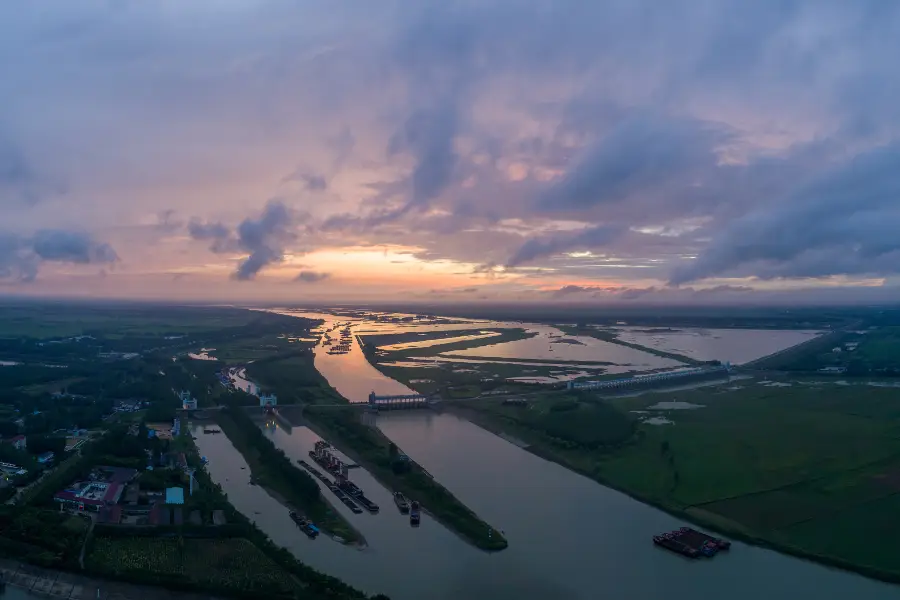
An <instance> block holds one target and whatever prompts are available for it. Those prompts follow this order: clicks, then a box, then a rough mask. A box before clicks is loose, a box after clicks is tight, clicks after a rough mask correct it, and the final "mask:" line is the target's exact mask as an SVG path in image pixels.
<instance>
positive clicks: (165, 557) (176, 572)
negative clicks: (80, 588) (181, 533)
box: [86, 536, 299, 593]
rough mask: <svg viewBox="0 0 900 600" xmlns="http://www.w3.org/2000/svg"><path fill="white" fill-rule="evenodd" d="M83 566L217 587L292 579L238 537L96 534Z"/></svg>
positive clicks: (245, 587)
mask: <svg viewBox="0 0 900 600" xmlns="http://www.w3.org/2000/svg"><path fill="white" fill-rule="evenodd" d="M86 566H87V567H88V568H89V569H90V570H92V571H94V572H96V573H100V574H106V575H118V576H122V575H135V574H150V575H153V576H158V577H159V578H160V579H161V580H162V579H170V580H172V581H182V582H189V583H195V584H199V585H202V586H204V587H209V588H212V589H219V590H242V591H251V590H255V591H259V592H271V593H289V592H291V591H293V590H296V589H298V587H299V586H298V584H297V582H296V581H295V580H294V579H293V578H292V577H291V575H290V574H288V573H287V572H286V571H284V570H283V569H282V568H281V567H280V566H278V565H277V564H276V563H275V562H273V561H272V560H270V559H269V558H268V557H267V556H266V555H265V554H263V552H262V551H261V550H259V549H258V548H257V547H256V546H254V545H253V544H252V543H251V542H250V541H248V540H246V539H243V538H180V537H178V538H175V537H167V538H153V537H99V536H98V537H97V538H95V539H94V540H93V541H92V543H91V549H90V552H89V553H88V555H87V558H86Z"/></svg>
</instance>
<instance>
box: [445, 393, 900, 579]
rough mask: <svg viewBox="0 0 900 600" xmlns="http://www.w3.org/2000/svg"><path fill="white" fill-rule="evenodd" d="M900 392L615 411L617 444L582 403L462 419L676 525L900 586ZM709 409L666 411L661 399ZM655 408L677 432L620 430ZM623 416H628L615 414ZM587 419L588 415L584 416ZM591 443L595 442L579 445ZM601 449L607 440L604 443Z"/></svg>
mask: <svg viewBox="0 0 900 600" xmlns="http://www.w3.org/2000/svg"><path fill="white" fill-rule="evenodd" d="M896 395H897V394H896V391H894V390H890V389H879V388H871V387H862V386H858V387H856V386H854V387H845V386H832V385H828V384H815V383H814V382H806V383H802V382H793V383H792V384H791V386H790V387H773V386H771V385H761V384H759V383H758V382H755V381H754V382H752V383H747V384H744V386H743V387H742V388H741V389H737V390H728V389H727V387H726V386H718V387H714V388H704V389H697V390H690V391H681V392H666V393H665V395H663V394H656V393H648V394H645V395H642V396H639V397H632V398H617V399H613V400H606V401H603V405H604V406H606V409H605V410H607V411H609V410H612V409H615V411H617V415H616V416H614V415H613V414H611V413H610V414H606V415H605V416H604V414H597V415H596V418H597V419H598V420H604V419H608V420H609V423H608V425H607V426H608V428H609V431H610V435H611V436H612V437H611V438H610V441H609V443H606V444H596V443H595V444H591V443H589V442H590V441H591V440H590V438H584V437H583V436H584V432H588V435H591V434H592V433H593V432H594V431H596V428H592V427H590V426H589V424H588V418H587V417H586V415H585V414H584V413H585V411H587V410H588V408H587V407H588V406H591V403H589V402H587V403H586V402H583V401H582V402H579V407H578V408H577V409H566V410H562V413H563V414H566V413H570V414H571V415H572V418H570V419H568V422H564V421H562V420H561V417H560V416H559V409H558V408H557V409H554V407H555V406H559V404H561V403H571V401H572V400H573V398H570V399H562V400H559V399H552V398H547V399H545V400H539V401H537V402H533V403H530V405H529V406H528V407H511V406H508V405H503V404H502V402H501V401H495V400H484V401H477V402H474V403H471V402H470V403H465V404H463V405H460V406H458V407H456V408H451V410H456V411H460V412H462V413H463V414H465V415H468V416H470V417H471V418H472V420H473V421H474V422H476V423H478V424H479V425H482V426H484V427H485V428H487V429H490V430H493V431H495V432H502V433H505V434H508V435H512V436H515V437H516V438H518V439H520V440H522V441H524V442H525V443H527V444H530V445H529V447H528V450H529V451H531V452H533V453H535V454H537V455H539V456H542V457H544V458H546V459H548V460H552V461H555V462H558V463H560V464H562V465H564V466H566V467H568V468H570V469H572V470H574V471H577V472H579V473H582V474H584V475H586V476H588V477H591V478H593V479H595V480H597V481H599V482H600V483H603V484H605V485H608V486H610V487H613V488H616V489H619V490H621V491H624V492H625V493H627V494H629V495H631V496H633V497H635V498H637V499H639V500H641V501H644V502H647V503H649V504H653V505H655V506H657V507H660V508H662V509H664V510H666V511H668V512H670V513H672V514H675V515H678V516H682V517H683V518H685V519H687V520H690V521H693V522H695V523H698V524H700V525H702V526H705V527H709V528H711V529H714V530H717V531H720V532H722V533H724V534H726V535H730V536H732V537H735V538H739V539H743V540H745V541H748V542H750V543H754V544H758V545H762V546H768V547H772V548H775V549H778V550H781V551H783V552H787V553H790V554H795V555H798V556H803V557H806V558H809V559H812V560H816V561H819V562H823V563H826V564H830V565H834V566H838V567H842V568H845V569H849V570H854V571H857V572H860V573H863V574H865V575H868V576H872V577H876V578H880V579H885V580H891V581H900V559H898V558H897V557H898V556H900V522H898V521H897V520H896V519H894V518H891V517H889V515H896V514H897V512H898V511H900V406H898V404H897V402H896ZM661 400H665V401H682V402H690V403H695V404H699V405H702V406H703V407H702V408H697V409H694V410H656V409H653V408H651V407H652V406H653V405H655V404H656V403H657V402H659V401H661ZM636 410H638V411H640V410H646V411H649V412H651V413H656V414H659V415H662V416H666V417H667V418H669V419H671V420H673V421H675V423H676V424H675V425H649V424H643V423H641V424H637V425H636V430H635V434H634V435H633V436H631V437H630V438H628V439H621V438H618V439H617V438H616V436H617V435H619V434H621V433H622V432H623V431H624V429H622V428H621V425H618V426H616V425H615V424H616V423H620V422H621V421H622V420H623V419H627V417H626V415H628V414H629V413H630V411H636ZM615 411H614V412H615ZM579 413H581V414H579ZM579 438H581V439H579ZM595 441H596V440H595Z"/></svg>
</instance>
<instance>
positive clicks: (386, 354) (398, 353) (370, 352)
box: [357, 328, 537, 363]
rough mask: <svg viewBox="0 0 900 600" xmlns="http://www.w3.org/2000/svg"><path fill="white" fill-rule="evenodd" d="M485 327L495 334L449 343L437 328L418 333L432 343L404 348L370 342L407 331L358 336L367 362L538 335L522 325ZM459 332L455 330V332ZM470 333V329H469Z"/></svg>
mask: <svg viewBox="0 0 900 600" xmlns="http://www.w3.org/2000/svg"><path fill="white" fill-rule="evenodd" d="M484 331H492V332H494V333H497V335H493V336H490V337H481V338H474V339H468V340H460V341H455V342H449V343H440V336H441V335H443V333H444V332H441V331H436V332H432V335H431V336H429V334H428V333H426V334H425V335H420V336H419V337H418V339H419V340H421V341H424V340H434V341H435V344H433V345H431V346H425V347H421V348H407V349H404V350H392V351H387V350H381V349H379V348H377V347H376V346H375V344H373V340H374V341H375V342H376V343H378V344H382V345H387V344H388V343H402V342H403V341H406V340H407V339H408V338H407V337H406V335H407V334H394V335H391V334H379V335H375V336H366V335H359V336H357V337H358V338H359V339H360V341H361V342H362V348H363V352H364V353H365V355H366V358H368V359H369V361H370V362H373V363H374V362H379V361H381V362H390V361H398V360H406V359H408V358H413V357H427V356H435V355H437V354H442V353H449V352H460V351H462V350H471V349H472V348H480V347H482V346H493V345H496V344H505V343H507V342H515V341H518V340H526V339H528V338H532V337H534V336H536V335H537V332H535V331H528V330H526V329H522V328H514V329H503V328H501V329H496V328H486V329H485V330H484ZM454 333H458V332H454ZM470 333H471V331H470ZM378 353H383V354H381V355H377V354H378Z"/></svg>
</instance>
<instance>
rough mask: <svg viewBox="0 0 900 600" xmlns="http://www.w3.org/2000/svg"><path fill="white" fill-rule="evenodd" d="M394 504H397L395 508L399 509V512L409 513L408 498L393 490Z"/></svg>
mask: <svg viewBox="0 0 900 600" xmlns="http://www.w3.org/2000/svg"><path fill="white" fill-rule="evenodd" d="M394 504H396V505H397V508H398V509H399V510H400V513H401V514H404V515H405V514H407V513H409V500H407V499H406V496H404V495H403V494H401V493H400V492H394Z"/></svg>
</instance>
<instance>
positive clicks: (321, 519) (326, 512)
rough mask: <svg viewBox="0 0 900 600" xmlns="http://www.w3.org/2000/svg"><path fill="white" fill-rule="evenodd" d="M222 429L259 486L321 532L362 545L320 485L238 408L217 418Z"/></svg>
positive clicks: (359, 535) (356, 534) (228, 409)
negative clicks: (309, 520) (300, 514)
mask: <svg viewBox="0 0 900 600" xmlns="http://www.w3.org/2000/svg"><path fill="white" fill-rule="evenodd" d="M217 422H218V424H219V427H221V428H222V431H223V432H224V433H225V435H227V436H228V439H229V440H230V441H231V443H232V444H234V447H235V448H236V449H237V450H238V452H240V453H241V455H242V456H243V457H244V460H246V461H247V465H248V466H249V467H250V473H251V474H252V476H253V478H254V480H255V481H256V483H258V484H259V485H261V486H262V487H263V488H264V489H266V490H269V491H270V492H274V494H275V495H277V496H279V497H280V499H282V500H283V501H284V502H286V503H287V504H288V505H290V506H291V507H292V508H295V509H296V510H299V511H300V512H303V513H305V514H306V515H307V516H308V517H309V518H311V519H312V520H313V521H314V522H315V523H316V525H317V526H319V527H320V528H321V529H322V530H324V531H327V532H329V533H331V534H333V535H338V536H340V537H342V538H344V539H345V540H347V541H348V542H351V543H362V542H363V541H364V540H363V538H362V535H361V534H360V533H359V532H358V531H357V530H356V529H354V528H353V526H352V525H350V523H349V522H348V521H347V520H346V519H345V518H344V517H343V515H341V514H340V513H339V512H337V511H336V510H334V508H333V507H332V506H331V505H330V504H329V503H328V502H327V501H326V500H325V498H324V497H323V496H322V493H321V490H320V488H319V485H318V484H317V483H316V481H315V480H314V479H313V478H312V477H311V476H310V475H309V474H308V473H307V472H306V471H303V470H301V469H300V468H299V467H296V466H294V465H293V464H291V461H290V459H289V458H288V457H287V456H286V455H285V453H284V451H283V450H279V449H278V448H276V447H275V444H273V443H272V440H270V439H269V438H267V437H266V436H265V435H264V434H263V432H262V429H260V428H259V427H258V426H257V424H256V423H254V422H253V420H252V419H251V418H250V417H249V416H248V415H247V413H246V411H245V410H244V409H242V408H241V407H239V406H234V405H232V406H230V407H229V408H227V409H226V410H224V411H221V412H220V414H219V415H218V417H217Z"/></svg>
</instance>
